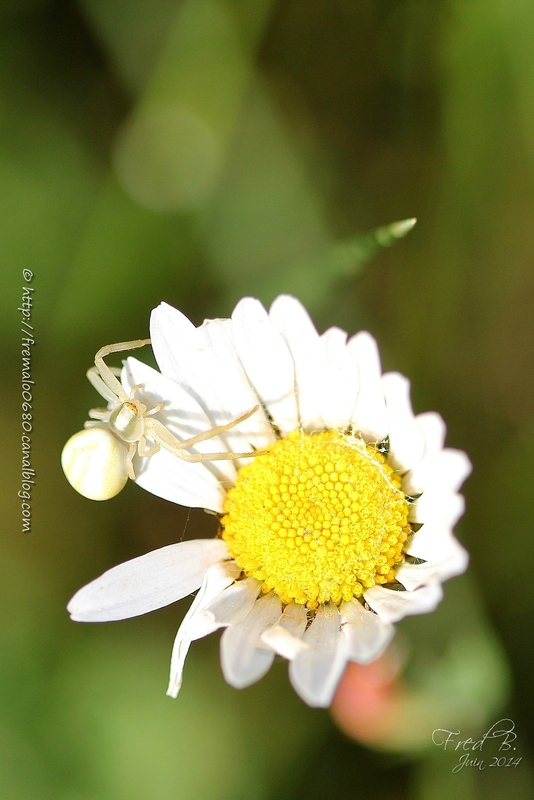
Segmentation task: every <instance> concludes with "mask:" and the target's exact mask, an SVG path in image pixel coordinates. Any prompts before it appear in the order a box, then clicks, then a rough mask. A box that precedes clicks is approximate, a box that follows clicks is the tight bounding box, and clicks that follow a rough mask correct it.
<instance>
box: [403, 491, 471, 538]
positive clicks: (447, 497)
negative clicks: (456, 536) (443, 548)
mask: <svg viewBox="0 0 534 800" xmlns="http://www.w3.org/2000/svg"><path fill="white" fill-rule="evenodd" d="M464 510H465V500H464V498H463V497H462V495H461V494H454V493H453V492H448V491H444V490H443V489H441V488H439V489H438V488H436V487H433V488H431V489H428V490H427V491H426V492H424V493H423V494H422V495H421V497H420V498H419V499H418V500H416V501H415V502H414V503H410V507H409V509H408V519H409V520H410V522H422V523H425V522H432V523H434V522H436V523H441V524H442V526H443V527H448V528H453V527H454V526H455V525H456V523H457V522H458V520H459V519H460V517H461V516H462V514H463V513H464Z"/></svg>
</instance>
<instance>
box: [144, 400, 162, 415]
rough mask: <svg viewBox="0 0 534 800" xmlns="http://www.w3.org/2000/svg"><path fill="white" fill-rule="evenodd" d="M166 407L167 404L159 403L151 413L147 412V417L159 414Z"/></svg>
mask: <svg viewBox="0 0 534 800" xmlns="http://www.w3.org/2000/svg"><path fill="white" fill-rule="evenodd" d="M164 405H165V403H164V402H163V401H162V402H161V403H158V404H157V406H154V408H151V409H150V411H147V412H146V413H145V417H151V416H152V414H157V413H158V411H161V409H162V408H163V406H164Z"/></svg>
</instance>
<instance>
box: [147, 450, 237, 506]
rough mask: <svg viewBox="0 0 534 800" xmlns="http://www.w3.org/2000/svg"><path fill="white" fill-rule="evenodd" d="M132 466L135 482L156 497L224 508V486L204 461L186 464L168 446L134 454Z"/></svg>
mask: <svg viewBox="0 0 534 800" xmlns="http://www.w3.org/2000/svg"><path fill="white" fill-rule="evenodd" d="M192 467H194V469H192ZM134 469H135V474H136V476H137V477H136V481H135V482H136V483H137V484H138V485H139V486H141V487H142V488H143V489H146V490H147V491H148V492H151V493H152V494H155V495H156V496H157V497H162V498H163V499H164V500H169V501H170V502H171V503H179V504H180V505H182V506H189V507H190V508H208V509H210V510H211V511H217V512H218V513H219V514H220V513H222V511H223V510H224V499H225V497H226V492H225V490H224V487H223V486H222V484H220V483H219V481H218V480H217V478H216V477H215V475H214V474H213V473H212V472H210V471H209V470H207V469H206V468H205V467H204V465H203V464H187V463H186V462H185V461H182V460H181V459H179V458H177V457H176V456H174V455H173V454H172V453H169V452H168V451H167V450H160V451H159V452H158V453H155V454H154V455H153V456H150V457H149V458H143V459H141V458H139V457H137V458H135V459H134Z"/></svg>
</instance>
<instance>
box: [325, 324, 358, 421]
mask: <svg viewBox="0 0 534 800" xmlns="http://www.w3.org/2000/svg"><path fill="white" fill-rule="evenodd" d="M320 343H321V349H322V357H323V361H324V366H323V373H322V374H323V379H322V385H321V386H320V387H319V389H320V397H321V416H322V418H323V420H324V424H325V425H326V427H327V428H337V429H338V430H344V429H345V428H347V427H348V426H349V424H350V420H351V416H352V412H353V411H354V407H355V405H356V398H357V396H358V367H357V366H356V362H355V360H354V358H353V357H352V355H351V353H350V350H348V348H347V334H346V333H345V331H342V330H341V329H340V328H329V329H328V330H327V331H325V333H323V335H322V336H321V339H320Z"/></svg>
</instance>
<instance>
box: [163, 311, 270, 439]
mask: <svg viewBox="0 0 534 800" xmlns="http://www.w3.org/2000/svg"><path fill="white" fill-rule="evenodd" d="M231 325H232V323H231V320H208V321H207V322H205V323H204V325H202V326H201V327H200V328H195V326H194V325H193V324H192V323H191V322H190V321H189V320H188V319H187V317H185V316H184V315H183V314H181V313H180V312H179V311H177V310H176V309H174V308H172V307H171V306H169V305H167V304H166V303H162V304H161V305H160V306H158V308H156V309H155V310H154V311H153V312H152V316H151V322H150V335H151V338H152V348H153V350H154V355H155V356H156V359H157V362H158V365H159V368H160V369H161V372H162V373H163V374H164V375H166V376H167V377H169V378H172V379H173V380H174V381H176V383H178V384H179V385H180V386H182V387H183V388H184V389H185V390H186V391H187V392H188V394H190V395H192V396H193V397H194V398H195V399H196V400H197V401H198V403H199V404H200V405H201V406H202V408H203V409H204V411H205V412H206V413H207V415H208V417H209V419H210V420H211V423H212V425H225V424H227V423H229V422H232V421H233V420H235V419H237V418H238V417H239V416H241V415H242V414H245V413H247V412H248V411H250V410H251V409H252V408H254V406H255V405H257V404H258V397H257V395H256V393H255V391H254V390H253V388H252V386H251V385H250V383H249V382H248V380H247V378H246V375H245V372H244V370H243V367H242V365H241V362H240V361H239V358H238V356H237V352H236V351H235V345H234V342H233V338H232V332H231ZM221 439H222V440H223V441H224V442H225V445H226V447H225V449H226V450H229V451H231V452H234V453H238V452H246V451H248V450H250V449H251V447H250V445H251V444H254V445H255V446H256V447H263V446H264V445H265V444H266V443H267V442H268V441H269V442H270V441H274V439H275V436H274V433H273V432H272V429H271V426H270V425H269V422H268V420H267V418H266V416H265V413H264V411H263V410H262V409H261V408H260V409H258V411H257V412H256V413H255V414H253V416H252V417H250V418H249V419H248V420H246V421H245V422H243V423H241V424H240V425H237V426H236V427H235V428H232V429H231V430H230V431H228V432H227V433H225V434H224V435H222V436H221Z"/></svg>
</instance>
